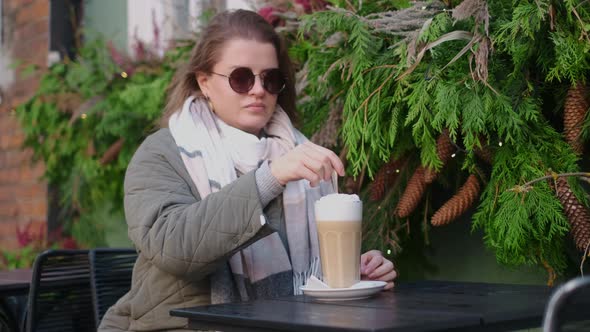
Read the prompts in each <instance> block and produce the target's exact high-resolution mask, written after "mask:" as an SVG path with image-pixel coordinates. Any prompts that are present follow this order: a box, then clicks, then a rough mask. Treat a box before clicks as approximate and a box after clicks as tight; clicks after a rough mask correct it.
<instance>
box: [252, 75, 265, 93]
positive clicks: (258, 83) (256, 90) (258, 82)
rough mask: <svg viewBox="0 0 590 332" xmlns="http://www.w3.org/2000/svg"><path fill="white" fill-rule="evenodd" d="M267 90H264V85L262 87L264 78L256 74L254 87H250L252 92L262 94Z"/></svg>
mask: <svg viewBox="0 0 590 332" xmlns="http://www.w3.org/2000/svg"><path fill="white" fill-rule="evenodd" d="M265 92H266V90H264V87H262V79H261V78H260V75H256V76H254V85H253V86H252V89H250V94H251V95H255V96H261V95H263V94H264V93H265Z"/></svg>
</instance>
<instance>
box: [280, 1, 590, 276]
mask: <svg viewBox="0 0 590 332" xmlns="http://www.w3.org/2000/svg"><path fill="white" fill-rule="evenodd" d="M467 1H468V0H466V1H465V2H467ZM332 3H333V4H334V5H336V6H337V7H339V8H338V9H334V10H329V11H325V12H316V13H314V14H312V15H310V16H308V17H306V18H305V19H304V21H303V24H302V28H301V30H300V35H299V37H300V38H299V40H298V43H297V44H295V45H294V46H293V47H292V50H293V53H294V54H296V55H297V56H298V60H299V62H300V63H302V64H305V67H304V68H305V70H306V72H307V80H308V84H307V85H306V87H305V89H304V92H303V96H302V98H301V100H302V102H301V109H302V110H303V112H304V114H310V113H311V112H315V114H316V115H317V116H316V117H315V118H311V117H304V120H305V121H306V122H305V125H307V127H305V128H306V129H307V133H310V132H314V131H315V130H318V129H319V128H320V126H321V125H322V123H323V121H324V119H326V114H327V112H328V111H329V110H330V107H328V105H334V104H335V105H342V127H341V141H340V146H339V148H342V149H347V151H348V155H347V159H348V166H347V167H348V171H349V173H350V174H353V175H357V176H361V177H362V176H368V178H369V179H370V178H371V177H372V175H373V174H374V173H375V172H376V171H377V169H378V168H379V167H381V165H383V163H384V162H385V161H387V160H389V158H390V157H391V156H395V157H399V156H406V157H405V159H406V160H409V162H407V163H406V164H405V166H404V167H402V169H401V173H400V176H399V179H398V180H397V181H396V182H395V184H394V185H392V186H391V187H390V188H388V189H389V191H388V193H387V194H386V196H385V198H384V199H383V200H381V201H379V202H377V203H375V204H373V203H371V204H367V206H368V207H370V208H368V210H367V213H368V214H369V215H370V217H369V219H370V220H369V221H368V226H367V229H366V231H367V232H368V234H369V235H367V238H365V242H366V243H370V244H371V246H374V247H378V248H382V249H385V248H389V249H394V251H395V252H399V251H400V250H402V246H401V244H402V243H403V242H404V239H403V237H400V236H398V235H397V234H398V233H399V230H400V229H403V227H402V228H400V227H399V225H403V224H404V222H406V221H407V220H399V219H397V218H396V217H394V216H393V215H392V213H391V212H392V211H393V210H394V209H395V205H396V202H397V201H398V200H399V197H400V196H401V194H402V192H403V190H402V188H404V187H405V182H406V181H407V179H408V178H409V177H410V176H411V174H412V173H413V170H414V169H415V167H416V166H417V164H418V163H419V164H422V165H424V166H426V167H429V168H433V169H436V170H439V171H442V167H443V164H442V162H441V160H440V159H439V157H438V155H437V150H436V138H437V137H438V136H439V135H440V133H441V132H443V130H448V132H449V135H450V137H451V140H452V141H453V142H454V144H455V147H456V149H457V150H456V154H457V155H458V157H457V158H455V160H454V162H453V163H451V164H450V165H447V167H455V169H454V170H452V171H451V172H453V173H455V174H461V173H462V172H469V173H476V174H478V175H479V178H480V180H481V182H482V183H484V184H485V187H484V189H483V194H482V196H481V198H480V201H479V207H478V211H477V213H476V214H475V215H474V217H473V221H474V224H473V225H474V227H476V228H482V229H483V230H484V233H485V241H486V244H487V245H488V246H489V248H491V249H492V250H493V251H494V252H495V253H496V257H497V259H498V261H499V262H501V263H504V264H507V265H521V264H525V265H542V266H551V268H552V269H554V270H555V271H557V272H558V273H563V272H564V271H565V270H566V267H567V264H568V262H567V261H568V258H567V257H566V255H565V251H566V250H565V245H566V234H567V232H568V231H569V224H568V222H567V219H566V217H565V216H564V214H563V208H562V206H561V204H560V202H559V201H558V200H557V199H556V196H555V193H554V190H553V188H552V186H551V185H550V184H549V183H538V184H535V185H534V188H533V189H531V190H530V191H528V192H515V191H511V190H510V189H511V188H514V187H515V186H517V185H519V184H522V183H525V182H527V181H530V180H532V179H534V178H537V177H541V176H544V175H546V174H547V173H548V172H551V171H554V172H557V173H562V172H574V171H578V170H579V169H578V168H579V167H578V165H577V162H578V157H577V156H576V155H575V154H574V153H573V151H572V150H571V148H570V147H569V146H568V145H567V144H566V143H565V142H564V139H563V137H562V135H561V134H560V133H558V132H557V131H556V130H561V128H562V125H561V124H559V123H555V119H557V118H559V119H561V116H562V115H561V112H562V106H561V105H563V94H559V93H554V91H555V89H556V88H557V89H560V90H561V91H565V90H566V89H567V88H568V87H569V85H570V84H571V83H573V82H576V81H585V80H586V77H587V74H588V72H589V69H590V63H589V61H590V55H589V54H590V52H588V51H589V50H588V48H589V47H590V39H589V38H588V33H587V32H588V29H589V26H590V25H589V24H590V3H587V2H584V1H576V0H570V1H566V2H559V3H556V2H550V1H546V0H541V1H532V0H517V1H507V0H499V1H491V2H486V3H485V7H484V8H479V9H478V7H477V6H476V4H477V3H478V2H474V1H472V2H471V4H470V5H469V6H471V7H469V6H467V8H471V9H472V10H473V12H470V14H469V15H467V16H469V17H468V18H467V19H464V20H456V19H454V18H452V17H451V13H449V12H448V11H446V12H445V11H441V12H439V13H437V14H435V15H434V16H433V17H430V18H429V19H426V18H425V19H424V21H423V24H422V29H419V30H416V32H415V33H414V34H412V33H409V34H408V33H405V32H404V31H403V24H402V23H403V22H400V21H399V20H401V21H403V20H404V19H403V18H402V19H399V18H398V21H390V22H386V23H384V22H383V21H380V23H379V24H381V25H380V26H382V25H383V24H389V26H390V30H383V29H381V30H378V29H375V27H376V26H375V25H372V23H371V22H372V21H371V20H372V19H373V18H375V15H372V14H379V13H380V12H384V11H386V10H385V9H384V8H379V7H370V6H366V7H359V8H351V6H353V5H356V3H353V2H349V1H332ZM364 5H365V2H363V4H362V6H364ZM358 6H361V5H360V4H359V5H358ZM401 8H405V7H403V6H399V7H397V8H396V9H401ZM454 9H455V11H459V9H460V8H459V7H456V8H454ZM388 10H390V9H388ZM488 13H489V16H487V15H488ZM402 17H403V16H402ZM482 17H487V18H488V19H489V22H490V24H489V30H488V31H486V30H485V29H483V26H484V25H483V24H482V22H483V21H482V20H483V18H482ZM408 20H409V19H408ZM396 27H397V29H398V30H395V29H396ZM388 31H389V32H388ZM335 36H337V37H338V38H335ZM467 36H469V38H472V39H471V40H469V38H467ZM334 41H336V43H334ZM487 41H489V42H490V43H489V44H484V42H487ZM469 43H473V44H472V45H469ZM466 46H467V47H466ZM486 48H487V50H488V51H486ZM480 52H482V53H480ZM477 66H479V67H477ZM477 68H484V69H485V70H486V73H487V76H477V75H475V74H474V71H475V70H477ZM482 77H483V78H482ZM556 105H557V106H556ZM318 113H319V114H318ZM556 114H557V115H556ZM552 121H553V123H552ZM585 123H586V124H585V127H586V128H588V126H589V124H588V119H586V121H585ZM587 132H588V129H585V131H584V133H585V134H584V135H586V136H585V137H587V136H590V134H588V133H587ZM480 148H485V149H487V150H489V151H491V152H493V153H494V154H495V156H494V162H493V165H491V167H490V166H488V165H486V164H485V163H483V161H482V160H480V159H479V158H478V157H476V155H475V151H476V150H478V149H480ZM416 158H419V160H417V159H416ZM488 171H489V172H488ZM465 175H466V174H465V173H463V177H464V176H465ZM441 181H444V179H441ZM365 183H366V182H365ZM570 183H571V185H572V189H573V190H574V192H576V194H577V195H578V197H579V198H580V199H581V200H582V201H584V199H583V196H584V195H583V190H581V189H580V186H579V184H578V183H577V181H576V180H575V179H572V180H571V181H570ZM364 188H365V189H367V188H368V187H367V186H365V187H364ZM363 192H365V191H363ZM366 200H368V198H367V199H366ZM422 206H424V208H425V209H424V210H420V211H416V212H415V213H414V215H413V216H412V217H411V222H413V223H419V224H420V225H422V226H421V227H420V228H421V229H422V230H423V231H424V232H427V231H428V228H429V227H428V225H427V224H425V223H424V221H425V220H427V219H428V218H429V217H430V216H431V215H432V210H428V208H431V207H430V206H429V203H428V202H427V203H426V204H423V205H422ZM434 208H436V207H434ZM408 222H410V221H408ZM391 230H393V233H392V232H391ZM414 234H415V233H414ZM425 236H426V235H425ZM546 264H548V265H546Z"/></svg>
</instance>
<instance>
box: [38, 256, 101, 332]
mask: <svg viewBox="0 0 590 332" xmlns="http://www.w3.org/2000/svg"><path fill="white" fill-rule="evenodd" d="M92 309H93V306H92V294H91V291H90V264H89V261H88V250H53V249H50V250H47V251H45V252H43V253H41V254H40V255H39V256H37V258H36V260H35V263H34V265H33V278H32V283H31V288H30V290H29V302H28V306H27V318H26V331H28V332H69V331H72V332H85V331H96V324H95V321H94V315H93V310H92Z"/></svg>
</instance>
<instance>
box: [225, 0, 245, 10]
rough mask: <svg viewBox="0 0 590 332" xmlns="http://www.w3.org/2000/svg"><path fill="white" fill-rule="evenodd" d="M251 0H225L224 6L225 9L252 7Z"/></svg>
mask: <svg viewBox="0 0 590 332" xmlns="http://www.w3.org/2000/svg"><path fill="white" fill-rule="evenodd" d="M251 2H252V1H248V0H226V5H225V6H226V8H227V9H238V8H242V9H252V5H251Z"/></svg>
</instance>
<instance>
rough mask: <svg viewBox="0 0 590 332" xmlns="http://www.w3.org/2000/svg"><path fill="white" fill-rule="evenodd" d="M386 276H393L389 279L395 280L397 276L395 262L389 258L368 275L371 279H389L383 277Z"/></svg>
mask: <svg viewBox="0 0 590 332" xmlns="http://www.w3.org/2000/svg"><path fill="white" fill-rule="evenodd" d="M384 276H391V279H389V280H393V279H394V278H395V277H396V276H397V273H396V272H395V270H394V269H393V263H392V262H390V261H388V260H385V261H384V262H383V264H381V266H379V267H378V268H376V269H375V271H373V272H372V273H370V274H369V275H368V277H369V278H370V279H371V280H383V281H389V280H384V279H382V278H383V277H384Z"/></svg>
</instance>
